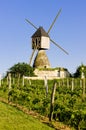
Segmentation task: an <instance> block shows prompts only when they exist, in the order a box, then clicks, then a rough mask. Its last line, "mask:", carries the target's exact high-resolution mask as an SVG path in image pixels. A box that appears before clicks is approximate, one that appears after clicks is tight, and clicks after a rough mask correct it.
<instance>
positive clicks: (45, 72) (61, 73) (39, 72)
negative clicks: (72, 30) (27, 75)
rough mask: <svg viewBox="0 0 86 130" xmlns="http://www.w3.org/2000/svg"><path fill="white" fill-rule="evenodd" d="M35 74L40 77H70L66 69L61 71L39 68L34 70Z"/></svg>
mask: <svg viewBox="0 0 86 130" xmlns="http://www.w3.org/2000/svg"><path fill="white" fill-rule="evenodd" d="M34 73H35V75H37V76H38V77H45V76H46V77H58V78H66V77H68V72H67V71H65V70H61V71H59V70H58V69H57V70H56V69H55V70H39V69H35V71H34Z"/></svg>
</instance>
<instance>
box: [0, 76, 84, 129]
mask: <svg viewBox="0 0 86 130" xmlns="http://www.w3.org/2000/svg"><path fill="white" fill-rule="evenodd" d="M85 84H86V83H85V79H80V78H68V79H57V80H47V84H46V83H45V81H44V80H27V79H23V78H19V79H18V78H15V79H14V78H13V79H12V78H11V79H10V81H9V80H8V79H7V78H5V79H3V80H1V81H0V97H3V98H6V99H8V102H13V103H15V104H20V105H21V106H25V107H26V108H28V110H33V111H36V112H38V113H40V114H41V115H43V116H46V117H48V118H49V117H50V109H51V97H52V91H53V88H54V86H55V85H56V90H55V93H54V99H53V101H54V102H53V108H52V120H55V121H60V122H63V123H64V124H66V125H69V126H71V127H74V128H75V129H76V130H85V129H86V95H85Z"/></svg>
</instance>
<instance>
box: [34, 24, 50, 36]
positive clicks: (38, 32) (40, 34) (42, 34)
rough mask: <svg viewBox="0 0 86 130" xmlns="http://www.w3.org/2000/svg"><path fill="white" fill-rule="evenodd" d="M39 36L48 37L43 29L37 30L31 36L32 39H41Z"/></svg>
mask: <svg viewBox="0 0 86 130" xmlns="http://www.w3.org/2000/svg"><path fill="white" fill-rule="evenodd" d="M41 36H45V37H49V35H48V34H47V33H46V31H45V30H44V29H43V27H39V28H38V29H37V31H36V32H35V33H34V34H33V35H32V38H33V37H41Z"/></svg>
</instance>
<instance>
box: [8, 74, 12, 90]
mask: <svg viewBox="0 0 86 130" xmlns="http://www.w3.org/2000/svg"><path fill="white" fill-rule="evenodd" d="M8 88H9V90H10V89H11V73H9V74H8Z"/></svg>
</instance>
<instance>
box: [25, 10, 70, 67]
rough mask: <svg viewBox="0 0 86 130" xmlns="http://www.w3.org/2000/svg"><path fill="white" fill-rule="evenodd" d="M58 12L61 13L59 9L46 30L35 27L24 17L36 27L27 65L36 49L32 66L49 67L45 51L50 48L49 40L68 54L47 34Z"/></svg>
mask: <svg viewBox="0 0 86 130" xmlns="http://www.w3.org/2000/svg"><path fill="white" fill-rule="evenodd" d="M60 13H61V9H60V10H59V12H58V13H57V15H56V17H55V18H54V20H53V22H52V24H51V26H50V27H49V29H48V31H47V32H46V31H45V30H44V29H43V27H39V28H37V27H36V26H35V25H34V24H33V23H32V22H30V21H29V20H28V19H26V21H27V22H28V23H29V24H30V25H32V26H33V27H34V28H35V29H36V32H35V33H34V34H33V35H32V49H33V52H32V55H31V57H30V62H29V65H31V63H32V59H33V57H34V54H35V52H36V51H37V55H36V57H35V59H34V63H33V67H35V68H41V67H42V68H49V67H50V63H49V60H48V57H47V55H46V53H45V50H48V49H49V48H50V42H52V43H53V44H54V45H55V46H57V47H58V48H60V49H61V50H62V51H63V52H64V53H66V54H68V52H67V51H66V50H65V49H63V48H62V47H61V46H60V45H58V44H57V43H56V42H55V41H54V40H52V39H51V38H50V36H49V33H50V31H51V29H52V27H53V26H54V23H55V22H56V20H57V18H58V16H59V15H60Z"/></svg>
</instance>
